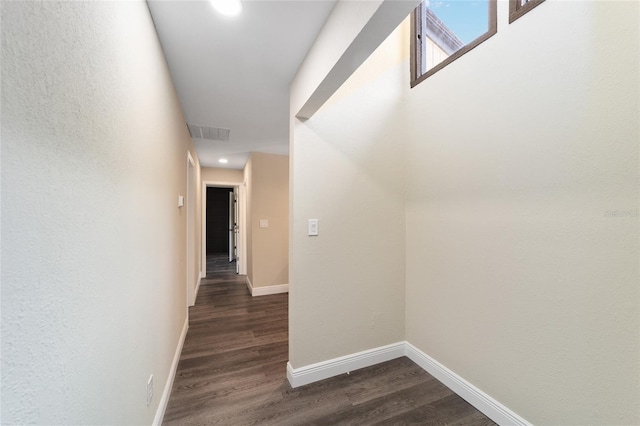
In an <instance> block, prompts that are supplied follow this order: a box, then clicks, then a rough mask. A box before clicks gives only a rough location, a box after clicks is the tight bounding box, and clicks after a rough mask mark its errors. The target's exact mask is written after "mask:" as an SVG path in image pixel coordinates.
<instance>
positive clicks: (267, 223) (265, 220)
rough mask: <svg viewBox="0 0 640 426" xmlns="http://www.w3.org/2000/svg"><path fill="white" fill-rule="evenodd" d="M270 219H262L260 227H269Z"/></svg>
mask: <svg viewBox="0 0 640 426" xmlns="http://www.w3.org/2000/svg"><path fill="white" fill-rule="evenodd" d="M268 227H269V219H260V228H268Z"/></svg>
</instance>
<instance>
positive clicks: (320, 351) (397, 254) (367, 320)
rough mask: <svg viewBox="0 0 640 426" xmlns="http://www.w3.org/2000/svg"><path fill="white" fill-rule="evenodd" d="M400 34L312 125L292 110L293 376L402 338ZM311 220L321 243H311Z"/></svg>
mask: <svg viewBox="0 0 640 426" xmlns="http://www.w3.org/2000/svg"><path fill="white" fill-rule="evenodd" d="M402 34H403V33H402V32H400V31H396V32H394V33H393V35H392V36H390V37H389V38H388V39H387V40H386V41H385V42H384V43H383V45H382V47H381V48H380V49H378V51H376V52H375V53H374V54H373V55H372V56H370V57H369V58H368V59H367V61H365V62H364V64H363V65H362V66H361V67H360V68H359V69H358V70H357V71H356V73H355V74H354V75H352V76H351V78H350V79H349V80H347V82H346V83H345V85H343V86H342V87H341V88H340V89H339V90H338V91H337V92H336V94H335V95H334V97H333V98H332V99H330V100H329V101H328V102H327V103H326V104H325V105H324V106H323V107H322V108H321V109H320V110H319V111H318V112H317V113H316V114H315V115H314V116H313V117H312V118H311V119H309V120H306V121H304V122H302V121H300V120H298V119H296V118H294V117H293V115H294V114H295V111H294V110H293V109H292V111H291V113H292V120H293V130H292V131H293V134H292V141H291V146H290V152H291V154H290V155H293V156H294V157H293V159H292V167H293V169H292V170H291V179H292V180H293V188H292V194H293V195H292V213H293V219H292V225H291V232H292V237H291V241H292V249H291V252H290V259H291V264H290V274H291V283H290V287H289V292H290V293H289V294H290V295H289V300H290V305H289V306H290V307H289V318H290V321H289V332H290V333H289V361H290V362H291V364H292V366H293V367H294V368H300V367H303V366H306V365H309V364H313V363H316V362H320V361H325V360H327V359H332V358H335V357H339V356H344V355H349V354H352V353H355V352H359V351H362V350H367V349H371V348H375V347H378V346H382V345H387V344H390V343H395V342H398V341H401V340H404V245H405V242H404V193H403V187H404V150H403V143H402V140H403V137H402V133H401V132H402V127H401V126H399V125H398V123H399V122H400V121H401V118H402V115H403V114H404V111H403V108H402V105H401V95H402V87H403V86H404V85H406V86H408V84H409V82H408V73H407V72H406V69H405V66H404V65H405V64H404V61H403V60H402V58H400V57H399V55H398V53H397V52H398V51H399V50H401V49H402V46H403V43H404V41H406V40H405V39H404V38H403V36H402ZM292 96H293V94H292ZM309 219H318V220H319V235H318V236H308V235H307V228H308V227H307V224H308V220H309Z"/></svg>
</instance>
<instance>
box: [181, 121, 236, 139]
mask: <svg viewBox="0 0 640 426" xmlns="http://www.w3.org/2000/svg"><path fill="white" fill-rule="evenodd" d="M187 127H188V128H189V133H191V137H192V138H195V139H209V140H212V141H222V142H227V141H229V133H231V130H229V129H223V128H221V127H207V126H198V125H196V124H189V123H187Z"/></svg>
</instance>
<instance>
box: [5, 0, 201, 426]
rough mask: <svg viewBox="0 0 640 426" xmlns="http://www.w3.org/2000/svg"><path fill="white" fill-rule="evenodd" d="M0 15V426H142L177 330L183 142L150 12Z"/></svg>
mask: <svg viewBox="0 0 640 426" xmlns="http://www.w3.org/2000/svg"><path fill="white" fill-rule="evenodd" d="M1 7H2V10H1V11H2V70H1V72H2V272H1V274H2V403H1V404H2V419H1V422H2V423H3V424H4V423H7V424H27V423H36V424H93V423H102V424H107V423H108V424H150V423H151V422H152V420H153V418H154V415H155V413H156V410H157V408H158V401H159V400H160V396H161V393H162V390H163V387H164V384H165V381H166V379H167V376H168V374H169V367H170V364H171V361H172V358H173V355H174V351H175V349H176V345H177V342H178V338H179V336H180V332H181V330H182V327H183V325H184V321H185V319H186V300H185V298H186V290H185V289H186V287H185V280H186V265H185V247H186V239H185V238H186V216H185V214H186V212H185V209H178V207H177V197H178V194H182V195H186V156H187V154H186V153H187V149H191V145H190V138H189V135H188V133H187V131H186V127H185V125H184V117H183V115H182V111H181V109H180V106H179V104H178V101H177V98H176V95H175V92H174V88H173V86H172V83H171V80H170V76H169V73H168V70H167V67H166V64H165V61H164V57H163V55H162V51H161V49H160V45H159V43H158V41H157V39H156V34H155V31H154V27H153V23H152V21H151V19H150V16H149V12H148V10H147V6H146V4H145V3H144V2H142V1H138V2H2V5H1ZM191 153H192V155H194V156H195V152H193V151H191ZM196 161H197V158H196ZM198 167H199V166H198V164H197V163H196V169H197V168H198ZM196 181H199V176H197V177H196ZM196 194H199V190H197V191H196ZM198 202H199V201H198ZM196 204H197V203H196ZM196 210H198V209H196ZM198 217H199V216H198ZM198 217H196V223H198V222H199V219H198ZM150 374H153V375H154V382H155V389H154V391H155V395H154V399H153V402H152V405H151V406H150V407H147V406H146V395H145V390H146V382H147V379H148V377H149V375H150Z"/></svg>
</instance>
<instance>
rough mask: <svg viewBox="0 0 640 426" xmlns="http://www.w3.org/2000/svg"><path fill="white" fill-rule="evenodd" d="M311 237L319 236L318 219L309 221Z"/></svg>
mask: <svg viewBox="0 0 640 426" xmlns="http://www.w3.org/2000/svg"><path fill="white" fill-rule="evenodd" d="M309 235H312V236H315V235H318V219H309Z"/></svg>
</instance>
